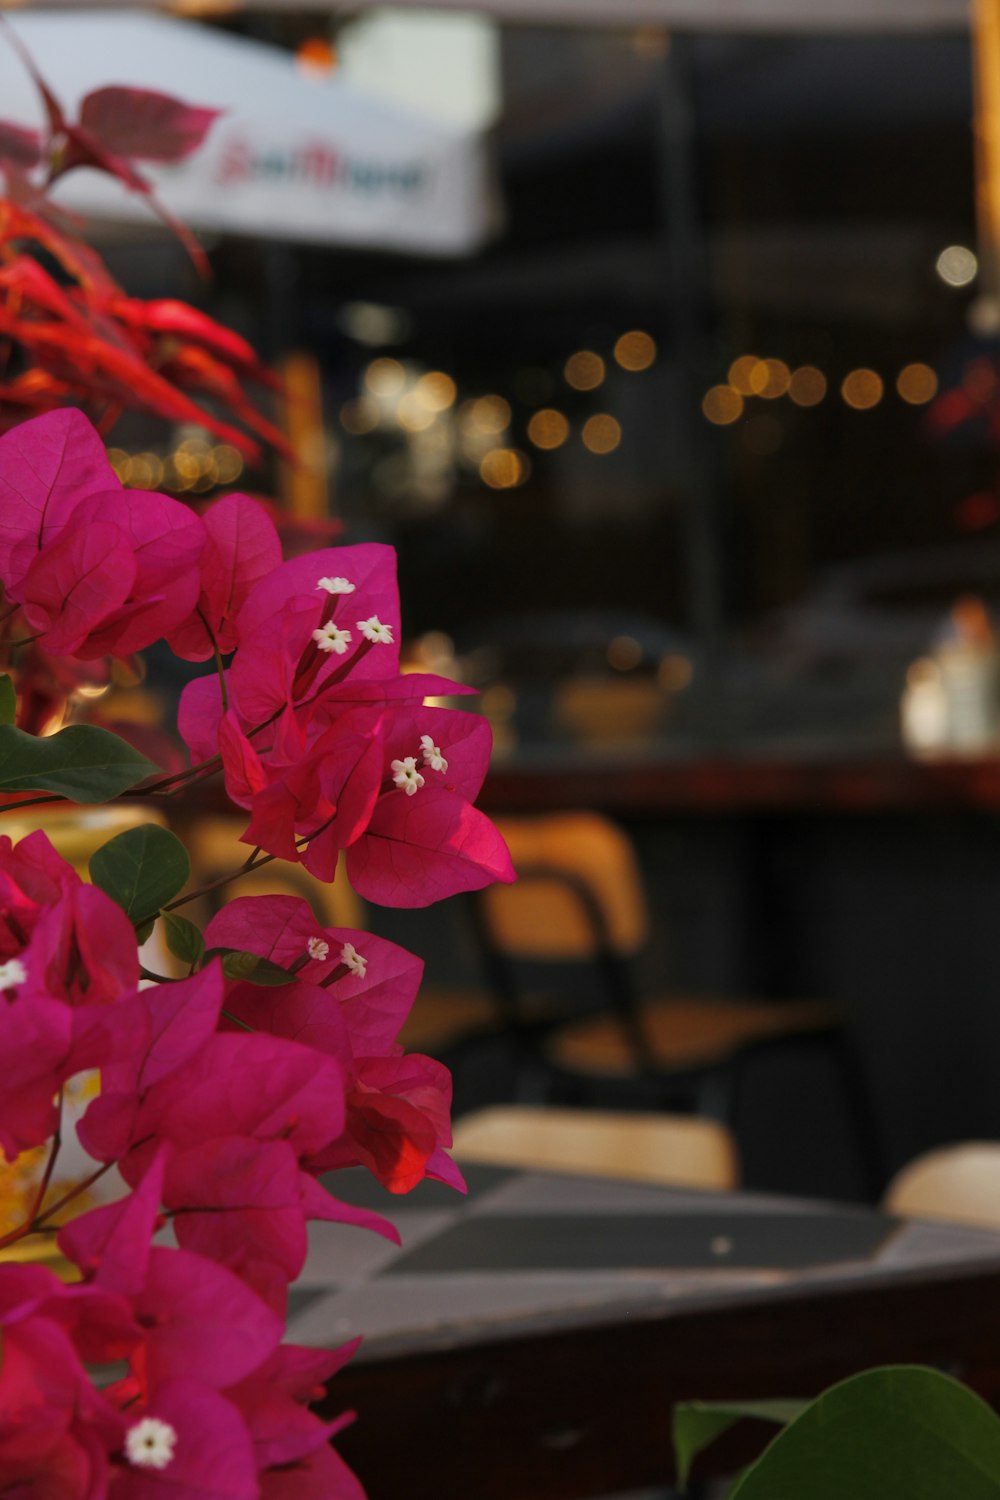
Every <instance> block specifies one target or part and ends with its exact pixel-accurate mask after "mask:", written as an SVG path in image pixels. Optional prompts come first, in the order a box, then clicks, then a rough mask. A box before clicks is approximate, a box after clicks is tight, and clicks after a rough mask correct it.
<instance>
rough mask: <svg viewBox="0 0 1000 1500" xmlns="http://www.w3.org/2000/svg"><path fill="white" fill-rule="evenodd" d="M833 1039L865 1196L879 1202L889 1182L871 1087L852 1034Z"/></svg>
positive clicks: (839, 1032) (837, 1035)
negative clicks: (887, 1181) (887, 1180)
mask: <svg viewBox="0 0 1000 1500" xmlns="http://www.w3.org/2000/svg"><path fill="white" fill-rule="evenodd" d="M832 1041H833V1045H834V1049H835V1054H836V1059H837V1064H838V1066H839V1068H840V1076H841V1080H842V1082H843V1087H844V1101H845V1104H846V1106H847V1113H848V1118H849V1121H850V1125H851V1129H852V1131H853V1133H854V1139H855V1142H856V1143H857V1150H858V1157H859V1160H860V1163H861V1171H862V1176H863V1181H864V1186H865V1197H866V1198H867V1199H868V1201H869V1202H871V1203H877V1202H878V1201H879V1198H880V1197H881V1194H882V1190H883V1188H884V1187H885V1184H886V1171H885V1161H884V1156H883V1151H882V1135H881V1130H880V1128H879V1123H878V1120H877V1118H876V1116H875V1111H874V1109H873V1107H872V1097H871V1090H870V1089H869V1087H868V1080H867V1077H866V1076H865V1070H864V1065H863V1063H862V1061H861V1058H860V1056H859V1054H858V1049H857V1046H856V1045H855V1043H854V1040H853V1038H852V1037H851V1036H849V1035H848V1033H847V1032H846V1031H838V1032H837V1033H836V1035H835V1036H834V1037H833V1038H832Z"/></svg>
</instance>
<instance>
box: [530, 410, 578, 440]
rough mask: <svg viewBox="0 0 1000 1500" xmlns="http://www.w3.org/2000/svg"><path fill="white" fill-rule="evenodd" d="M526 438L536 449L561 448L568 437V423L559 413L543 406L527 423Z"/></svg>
mask: <svg viewBox="0 0 1000 1500" xmlns="http://www.w3.org/2000/svg"><path fill="white" fill-rule="evenodd" d="M528 437H529V438H530V439H531V441H532V442H533V443H534V445H535V447H536V448H561V447H562V445H563V443H564V442H565V441H566V439H567V438H568V437H569V423H568V422H567V420H566V418H565V417H564V416H563V414H562V412H561V411H555V410H554V409H553V408H552V407H551V406H545V407H543V408H542V410H541V411H536V412H535V414H534V416H533V417H532V418H531V421H530V422H529V423H528Z"/></svg>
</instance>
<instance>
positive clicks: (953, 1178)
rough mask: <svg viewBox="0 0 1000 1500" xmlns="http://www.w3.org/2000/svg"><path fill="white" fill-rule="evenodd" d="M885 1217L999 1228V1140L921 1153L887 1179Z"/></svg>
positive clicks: (884, 1196) (884, 1205) (967, 1143)
mask: <svg viewBox="0 0 1000 1500" xmlns="http://www.w3.org/2000/svg"><path fill="white" fill-rule="evenodd" d="M882 1207H883V1208H884V1209H885V1210H886V1212H887V1213H891V1214H899V1215H900V1216H901V1217H903V1218H909V1219H947V1220H949V1221H951V1222H952V1223H957V1224H981V1225H984V1226H986V1227H989V1228H991V1229H1000V1141H961V1142H959V1143H958V1144H956V1145H953V1146H941V1147H939V1148H938V1149H937V1150H934V1151H927V1152H924V1153H923V1155H921V1156H917V1157H915V1158H914V1159H913V1161H911V1162H907V1164H906V1166H905V1167H901V1168H900V1170H899V1171H898V1172H897V1173H896V1175H895V1176H894V1177H893V1178H892V1180H891V1181H890V1183H889V1186H888V1187H887V1188H886V1190H885V1193H884V1194H883V1197H882Z"/></svg>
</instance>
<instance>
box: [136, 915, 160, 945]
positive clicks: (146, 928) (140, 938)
mask: <svg viewBox="0 0 1000 1500" xmlns="http://www.w3.org/2000/svg"><path fill="white" fill-rule="evenodd" d="M155 926H156V918H155V917H150V919H149V921H148V922H137V923H136V927H135V940H136V942H137V943H138V944H139V947H140V948H141V947H142V945H143V943H148V941H149V939H150V938H151V937H152V936H153V928H154V927H155Z"/></svg>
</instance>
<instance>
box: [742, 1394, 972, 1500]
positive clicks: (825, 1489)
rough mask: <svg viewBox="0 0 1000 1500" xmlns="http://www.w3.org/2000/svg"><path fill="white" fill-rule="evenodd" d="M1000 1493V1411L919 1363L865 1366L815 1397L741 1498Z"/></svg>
mask: <svg viewBox="0 0 1000 1500" xmlns="http://www.w3.org/2000/svg"><path fill="white" fill-rule="evenodd" d="M806 1496H807V1497H808V1500H845V1496H849V1497H850V1500H959V1497H961V1500H1000V1418H998V1417H997V1416H996V1414H995V1413H994V1412H992V1411H991V1410H990V1408H989V1407H988V1406H987V1405H986V1403H985V1402H984V1401H982V1400H980V1398H979V1397H978V1396H976V1395H974V1393H973V1392H972V1391H970V1390H969V1389H968V1387H966V1386H964V1385H961V1384H960V1383H959V1382H958V1381H957V1380H952V1379H951V1377H950V1376H948V1375H941V1374H939V1373H938V1371H936V1370H927V1369H922V1368H920V1367H918V1366H904V1365H899V1366H890V1367H887V1368H884V1369H877V1370H866V1371H865V1372H864V1373H863V1374H861V1375H854V1376H852V1377H851V1378H850V1379H849V1380H844V1381H841V1383H840V1384H839V1385H835V1386H832V1387H831V1388H830V1390H828V1391H826V1392H824V1394H823V1395H822V1396H820V1397H818V1398H817V1400H815V1401H814V1402H812V1403H811V1404H810V1405H809V1406H808V1407H807V1408H806V1410H805V1411H804V1412H802V1414H801V1415H800V1416H798V1417H796V1419H795V1420H794V1421H793V1422H792V1423H790V1425H789V1426H788V1427H786V1428H785V1429H784V1431H782V1432H780V1433H779V1434H778V1436H777V1437H776V1438H775V1439H774V1441H773V1442H772V1443H771V1445H770V1447H768V1448H767V1449H766V1451H765V1452H764V1453H763V1454H762V1455H761V1457H760V1458H759V1459H758V1460H757V1462H756V1463H755V1464H753V1465H752V1466H751V1468H750V1469H748V1470H747V1472H746V1473H745V1474H744V1475H743V1478H742V1479H741V1480H740V1482H739V1483H738V1484H737V1486H736V1488H735V1490H733V1492H732V1500H803V1497H806Z"/></svg>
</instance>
